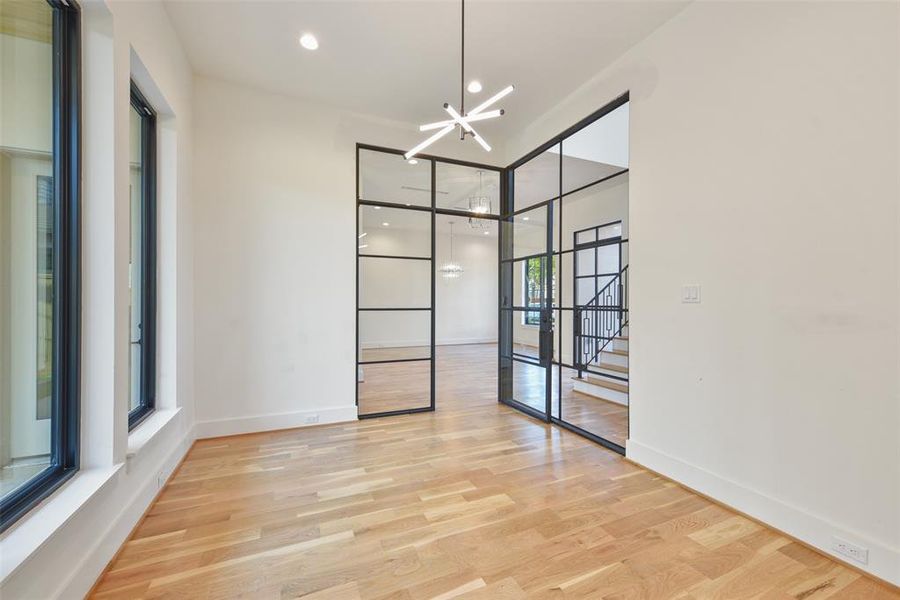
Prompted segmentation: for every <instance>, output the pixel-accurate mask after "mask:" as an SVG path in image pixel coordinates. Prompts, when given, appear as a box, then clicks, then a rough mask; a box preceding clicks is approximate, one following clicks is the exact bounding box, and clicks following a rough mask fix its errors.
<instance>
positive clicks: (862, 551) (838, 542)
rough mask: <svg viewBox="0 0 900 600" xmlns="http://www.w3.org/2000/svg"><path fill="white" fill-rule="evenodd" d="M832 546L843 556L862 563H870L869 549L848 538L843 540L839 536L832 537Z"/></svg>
mask: <svg viewBox="0 0 900 600" xmlns="http://www.w3.org/2000/svg"><path fill="white" fill-rule="evenodd" d="M831 548H832V550H834V551H835V552H837V553H838V554H840V555H841V556H846V557H847V558H850V559H853V560H855V561H856V562H858V563H860V564H863V565H865V564H868V562H869V549H868V548H863V547H862V546H857V545H856V544H853V543H851V542H848V541H847V540H843V539H841V538H839V537H837V536H834V537H832V538H831Z"/></svg>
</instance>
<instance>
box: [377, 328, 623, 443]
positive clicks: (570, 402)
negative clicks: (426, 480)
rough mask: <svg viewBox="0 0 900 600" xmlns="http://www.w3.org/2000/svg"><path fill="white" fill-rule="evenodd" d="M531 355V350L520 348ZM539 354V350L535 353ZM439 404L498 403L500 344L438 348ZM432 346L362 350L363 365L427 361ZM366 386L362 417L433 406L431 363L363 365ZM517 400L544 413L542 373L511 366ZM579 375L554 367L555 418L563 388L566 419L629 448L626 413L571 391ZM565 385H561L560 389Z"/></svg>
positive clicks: (601, 401)
mask: <svg viewBox="0 0 900 600" xmlns="http://www.w3.org/2000/svg"><path fill="white" fill-rule="evenodd" d="M516 348H517V351H520V352H522V353H527V352H528V351H529V347H527V346H521V345H517V346H516ZM533 350H534V351H535V352H536V351H537V349H536V348H534V349H533ZM435 351H436V356H437V366H436V392H437V394H436V395H437V398H436V405H437V406H438V408H440V409H442V408H443V407H444V401H445V400H446V401H447V402H450V403H451V405H452V404H453V403H458V402H461V401H468V402H471V398H472V397H473V396H474V397H477V398H478V399H480V400H496V398H497V345H496V344H463V345H454V346H437V347H436V348H435ZM430 352H431V349H430V348H428V347H421V346H418V347H410V348H372V349H366V350H363V355H362V356H363V360H398V359H405V358H414V357H421V356H428V355H429V354H430ZM362 367H363V371H364V373H365V381H364V382H362V383H360V384H359V414H362V415H366V414H371V413H380V412H387V411H392V410H406V409H411V408H420V407H427V406H428V405H429V403H430V393H431V389H430V383H429V380H428V375H429V374H428V369H429V368H430V364H429V363H428V362H427V361H422V362H398V363H387V364H369V365H363V366H362ZM513 374H514V381H513V395H514V397H515V398H516V399H517V400H518V401H519V402H521V403H523V404H527V405H529V406H532V407H534V408H536V409H538V410H540V411H543V410H545V408H546V404H545V399H544V398H545V396H544V394H545V393H546V388H545V380H544V377H545V375H544V369H543V368H541V367H535V366H532V365H528V364H525V363H521V362H516V363H515V364H514V365H513ZM576 375H577V371H573V370H572V369H568V368H566V367H562V368H561V370H560V367H558V366H554V367H553V375H552V376H553V378H554V384H553V385H554V387H553V399H552V407H553V408H552V410H553V415H554V416H558V415H559V389H560V388H561V389H562V410H563V417H564V418H565V420H566V421H568V422H569V423H571V424H572V425H576V426H578V427H581V428H582V429H585V430H587V431H589V432H591V433H594V434H597V435H599V436H601V437H604V438H606V439H608V440H610V441H611V442H614V443H616V444H619V445H620V446H624V445H625V440H626V439H627V438H628V408H627V407H625V406H622V405H620V404H616V403H614V402H608V401H606V400H602V399H600V398H595V397H593V396H589V395H586V394H581V393H579V392H576V391H575V390H574V389H573V382H572V377H574V376H576ZM560 384H561V385H560Z"/></svg>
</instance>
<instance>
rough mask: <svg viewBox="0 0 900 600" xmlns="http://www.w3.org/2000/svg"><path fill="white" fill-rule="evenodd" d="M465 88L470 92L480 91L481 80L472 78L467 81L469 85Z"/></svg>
mask: <svg viewBox="0 0 900 600" xmlns="http://www.w3.org/2000/svg"><path fill="white" fill-rule="evenodd" d="M466 89H467V90H469V93H470V94H477V93H478V92H480V91H481V82H480V81H478V80H477V79H473V80H472V81H470V82H469V87H467V88H466Z"/></svg>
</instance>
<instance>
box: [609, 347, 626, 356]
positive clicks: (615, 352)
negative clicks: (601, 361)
mask: <svg viewBox="0 0 900 600" xmlns="http://www.w3.org/2000/svg"><path fill="white" fill-rule="evenodd" d="M603 352H607V353H609V354H617V355H619V356H628V350H617V349H615V348H614V349H612V350H604V351H603Z"/></svg>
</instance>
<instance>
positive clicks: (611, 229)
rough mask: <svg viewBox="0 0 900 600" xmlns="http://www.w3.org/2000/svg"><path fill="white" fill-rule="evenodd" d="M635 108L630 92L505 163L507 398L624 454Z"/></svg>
mask: <svg viewBox="0 0 900 600" xmlns="http://www.w3.org/2000/svg"><path fill="white" fill-rule="evenodd" d="M627 111H628V94H625V95H623V96H621V97H620V98H617V99H616V100H614V101H613V102H611V103H610V104H608V105H607V106H605V107H603V108H602V109H600V110H599V111H597V112H595V113H594V114H592V115H590V116H589V117H588V118H586V119H584V120H583V121H581V122H580V123H578V124H576V125H575V126H573V127H571V128H569V129H567V130H566V131H564V132H562V133H561V134H559V135H558V136H556V137H554V138H553V139H551V140H549V141H548V142H547V143H545V144H543V145H542V146H540V147H539V148H537V149H535V150H534V151H532V152H530V153H529V154H527V155H526V156H524V157H523V158H522V159H520V160H518V161H516V162H515V163H513V164H512V165H510V166H509V167H508V170H507V172H506V173H505V174H504V179H505V181H506V182H507V194H506V195H505V198H504V203H503V211H502V215H501V219H502V227H501V240H500V243H501V261H500V262H501V265H500V269H501V278H500V279H501V280H500V294H499V304H500V317H501V319H500V344H499V345H500V348H499V361H500V382H499V400H500V402H503V403H505V404H508V405H510V406H513V407H514V408H517V409H519V410H521V411H523V412H525V413H528V414H530V415H532V416H534V417H537V418H540V419H542V420H544V421H545V422H549V423H556V424H558V425H560V426H562V427H565V428H566V429H569V430H571V431H574V432H576V433H579V434H580V435H583V436H585V437H588V438H589V439H591V440H593V441H596V442H597V443H600V444H602V445H604V446H606V447H608V448H611V449H613V450H615V451H617V452H620V453H623V454H624V451H625V448H624V443H625V439H626V438H627V428H628V424H627V412H628V408H627V365H628V362H627V360H628V358H627V357H628V352H627V343H628V342H627V339H628V338H627V327H628V308H627V277H628V260H627V256H628V252H627V247H628V246H627V244H628V238H627V186H628V145H627V128H628V112H627ZM623 140H624V143H623ZM610 215H611V216H612V218H610ZM538 240H539V241H538ZM595 288H596V289H595ZM593 389H600V390H601V391H602V392H603V394H601V395H600V396H597V397H592V396H591V394H592V393H593V392H592V390H593Z"/></svg>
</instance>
